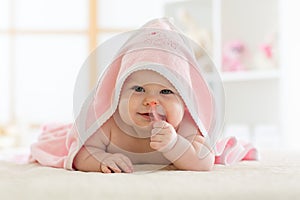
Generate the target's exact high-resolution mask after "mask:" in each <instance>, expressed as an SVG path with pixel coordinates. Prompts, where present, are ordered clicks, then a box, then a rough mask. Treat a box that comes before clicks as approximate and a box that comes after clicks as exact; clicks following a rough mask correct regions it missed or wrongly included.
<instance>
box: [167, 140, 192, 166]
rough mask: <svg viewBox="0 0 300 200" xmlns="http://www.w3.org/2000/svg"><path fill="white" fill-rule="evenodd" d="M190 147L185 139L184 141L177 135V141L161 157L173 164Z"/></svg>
mask: <svg viewBox="0 0 300 200" xmlns="http://www.w3.org/2000/svg"><path fill="white" fill-rule="evenodd" d="M190 146H191V143H190V142H189V141H188V140H187V139H185V138H184V137H182V136H181V135H177V139H176V142H175V144H174V145H173V147H172V148H171V149H169V151H164V152H163V155H164V156H165V158H167V159H168V160H169V161H171V162H174V161H176V160H177V159H178V158H180V157H181V156H182V155H183V154H184V153H185V152H186V150H188V148H189V147H190Z"/></svg>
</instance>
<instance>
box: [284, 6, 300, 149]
mask: <svg viewBox="0 0 300 200" xmlns="http://www.w3.org/2000/svg"><path fill="white" fill-rule="evenodd" d="M280 10H281V16H282V17H281V24H280V26H281V36H282V37H281V40H280V51H281V54H282V56H281V66H282V81H283V84H282V93H281V100H282V101H281V102H282V106H281V108H282V110H281V117H282V128H283V130H282V132H283V134H284V138H285V147H286V148H288V149H299V150H300V144H299V142H300V25H299V22H298V20H299V19H300V12H299V10H300V1H298V0H281V2H280Z"/></svg>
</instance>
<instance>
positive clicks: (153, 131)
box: [151, 128, 162, 135]
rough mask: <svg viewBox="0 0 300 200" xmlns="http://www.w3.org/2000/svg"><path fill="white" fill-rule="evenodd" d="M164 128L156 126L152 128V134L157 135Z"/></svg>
mask: <svg viewBox="0 0 300 200" xmlns="http://www.w3.org/2000/svg"><path fill="white" fill-rule="evenodd" d="M161 129H162V128H154V129H152V130H151V135H156V134H158V133H159V132H160V131H161Z"/></svg>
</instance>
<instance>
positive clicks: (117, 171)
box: [107, 162, 122, 173]
mask: <svg viewBox="0 0 300 200" xmlns="http://www.w3.org/2000/svg"><path fill="white" fill-rule="evenodd" d="M107 166H108V167H109V169H110V170H112V171H113V172H115V173H121V172H122V171H121V169H120V168H119V167H118V166H117V165H116V163H114V162H109V163H107Z"/></svg>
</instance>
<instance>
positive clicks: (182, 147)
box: [150, 122, 215, 171]
mask: <svg viewBox="0 0 300 200" xmlns="http://www.w3.org/2000/svg"><path fill="white" fill-rule="evenodd" d="M161 123H162V122H156V123H154V129H153V132H154V135H153V136H152V137H151V143H150V145H151V147H152V148H154V149H156V150H158V151H161V152H162V153H163V155H164V156H165V157H166V158H167V159H168V160H170V161H171V162H172V163H173V164H174V166H175V167H176V168H178V169H183V170H193V171H202V170H211V169H212V166H213V164H214V158H215V157H214V155H213V153H212V152H211V150H210V148H209V147H208V145H206V144H205V140H204V137H202V136H201V135H200V133H199V132H198V131H195V128H194V127H192V126H186V127H185V128H183V129H181V130H180V134H177V133H176V131H175V129H174V128H173V126H172V125H170V124H168V123H167V122H164V123H165V124H164V125H163V126H162V128H160V127H159V126H160V124H161ZM193 130H194V133H191V131H193ZM188 134H189V135H188Z"/></svg>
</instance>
